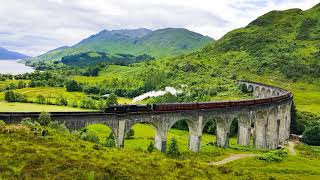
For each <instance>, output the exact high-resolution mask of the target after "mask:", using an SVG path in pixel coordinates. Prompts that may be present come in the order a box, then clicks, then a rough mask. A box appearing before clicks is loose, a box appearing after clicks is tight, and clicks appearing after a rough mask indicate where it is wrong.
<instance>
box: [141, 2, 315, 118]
mask: <svg viewBox="0 0 320 180" xmlns="http://www.w3.org/2000/svg"><path fill="white" fill-rule="evenodd" d="M319 44H320V5H317V6H315V7H313V8H312V9H310V10H307V11H302V10H299V9H290V10H286V11H271V12H269V13H267V14H265V15H263V16H261V17H259V18H258V19H256V20H255V21H253V22H251V23H250V24H249V25H248V26H246V27H244V28H240V29H236V30H234V31H231V32H229V33H228V34H226V35H225V36H224V37H222V38H221V39H219V40H217V41H215V42H213V43H211V44H210V45H208V46H207V47H205V48H203V49H202V50H200V51H197V52H194V53H191V54H188V55H181V56H178V57H175V58H167V59H161V60H158V61H154V62H148V63H145V64H143V65H141V66H145V67H144V68H143V69H144V72H145V74H148V72H149V73H150V72H152V73H153V74H154V75H156V74H157V73H159V72H166V73H167V76H166V77H167V78H166V79H165V80H164V81H163V82H162V83H163V84H166V85H172V86H174V87H178V85H181V84H184V85H186V86H187V87H189V88H190V89H191V93H192V92H194V91H197V89H210V87H215V86H217V85H218V86H219V85H221V86H224V85H225V86H226V85H227V84H233V81H234V80H236V79H249V80H253V81H258V82H264V83H267V84H274V85H277V86H280V87H284V88H288V89H289V90H291V91H293V92H294V93H296V101H297V105H298V107H299V108H301V109H302V110H306V111H311V112H314V113H320V89H319V87H320V45H319ZM224 88H225V87H224ZM227 88H228V87H227ZM230 88H232V87H229V89H230ZM200 92H201V93H205V95H204V96H210V92H205V91H203V90H202V91H200ZM229 95H230V94H229ZM202 99H204V100H205V99H206V98H202ZM207 99H210V98H207ZM308 106H310V107H309V108H308Z"/></svg>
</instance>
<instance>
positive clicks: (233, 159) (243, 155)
mask: <svg viewBox="0 0 320 180" xmlns="http://www.w3.org/2000/svg"><path fill="white" fill-rule="evenodd" d="M255 156H257V155H256V154H232V155H231V156H229V157H228V158H226V159H223V160H221V161H217V162H211V163H208V164H209V165H222V164H226V163H229V162H231V161H235V160H238V159H243V158H248V157H255Z"/></svg>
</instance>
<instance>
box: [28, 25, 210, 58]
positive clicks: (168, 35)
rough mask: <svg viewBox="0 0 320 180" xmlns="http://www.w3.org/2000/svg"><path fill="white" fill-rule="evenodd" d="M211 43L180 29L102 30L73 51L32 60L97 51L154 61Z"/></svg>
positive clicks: (55, 52) (193, 33)
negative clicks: (147, 58)
mask: <svg viewBox="0 0 320 180" xmlns="http://www.w3.org/2000/svg"><path fill="white" fill-rule="evenodd" d="M211 41H213V39H212V38H210V37H208V36H203V35H201V34H198V33H195V32H192V31H189V30H187V29H179V28H167V29H160V30H155V31H151V30H148V29H135V30H113V31H108V30H103V31H101V32H99V33H98V34H96V35H92V36H90V37H88V38H86V39H84V40H82V41H81V42H79V43H78V44H76V45H74V46H72V47H63V48H58V49H56V50H52V51H49V52H47V53H45V54H43V55H41V56H38V57H35V58H33V59H32V60H35V61H39V60H44V61H46V60H61V58H62V57H64V56H70V55H75V54H80V53H86V52H97V51H98V52H105V53H108V54H132V55H142V54H148V55H150V56H154V57H162V56H174V55H180V54H183V53H189V52H192V51H194V50H197V49H200V48H202V47H204V46H205V45H207V44H208V43H209V42H211Z"/></svg>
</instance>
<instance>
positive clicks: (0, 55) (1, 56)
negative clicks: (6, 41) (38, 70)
mask: <svg viewBox="0 0 320 180" xmlns="http://www.w3.org/2000/svg"><path fill="white" fill-rule="evenodd" d="M28 57H29V56H27V55H24V54H21V53H18V52H14V51H9V50H7V49H5V48H2V47H0V60H8V59H9V60H11V59H12V60H14V59H25V58H28Z"/></svg>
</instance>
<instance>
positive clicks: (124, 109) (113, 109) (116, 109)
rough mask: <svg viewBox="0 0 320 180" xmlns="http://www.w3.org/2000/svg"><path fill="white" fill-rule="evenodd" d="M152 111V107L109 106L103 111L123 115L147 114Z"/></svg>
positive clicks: (132, 105) (131, 105)
mask: <svg viewBox="0 0 320 180" xmlns="http://www.w3.org/2000/svg"><path fill="white" fill-rule="evenodd" d="M149 111H152V105H149V104H147V105H136V104H128V105H109V106H108V107H107V108H105V109H104V112H105V113H116V114H125V113H129V112H149Z"/></svg>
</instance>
